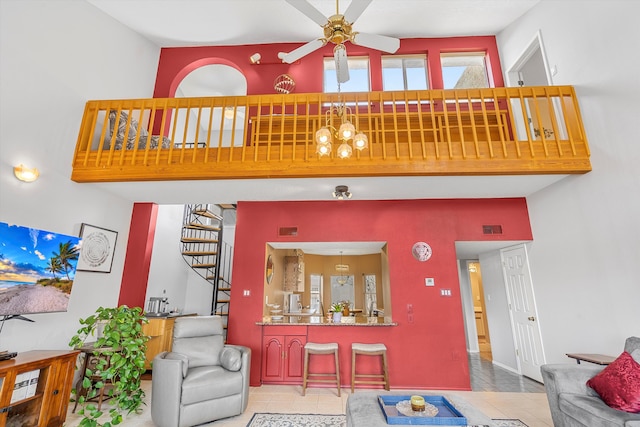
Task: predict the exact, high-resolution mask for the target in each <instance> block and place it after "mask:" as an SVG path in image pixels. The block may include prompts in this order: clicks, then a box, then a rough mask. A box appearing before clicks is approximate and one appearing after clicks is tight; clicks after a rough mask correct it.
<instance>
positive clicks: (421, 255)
mask: <svg viewBox="0 0 640 427" xmlns="http://www.w3.org/2000/svg"><path fill="white" fill-rule="evenodd" d="M411 253H412V254H413V257H414V258H415V259H417V260H418V261H422V262H424V261H427V260H428V259H429V258H431V254H433V251H432V250H431V246H429V245H428V244H426V243H425V242H416V243H414V244H413V247H412V248H411Z"/></svg>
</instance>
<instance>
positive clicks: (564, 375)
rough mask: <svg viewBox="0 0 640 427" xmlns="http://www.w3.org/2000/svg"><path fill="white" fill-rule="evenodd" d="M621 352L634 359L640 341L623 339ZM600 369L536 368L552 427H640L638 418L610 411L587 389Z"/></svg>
mask: <svg viewBox="0 0 640 427" xmlns="http://www.w3.org/2000/svg"><path fill="white" fill-rule="evenodd" d="M624 349H625V351H627V352H629V353H630V354H631V353H633V354H634V355H635V354H636V353H634V352H635V351H636V350H639V349H640V338H638V337H629V338H627V340H626V342H625V346H624ZM603 369H604V366H599V365H591V364H580V365H578V364H573V363H572V364H551V365H542V366H541V367H540V371H541V372H542V378H543V379H544V387H545V389H546V392H547V399H548V400H549V408H550V409H551V417H552V418H553V425H554V426H555V427H579V426H584V427H613V426H619V427H640V414H632V413H629V412H624V411H619V410H617V409H613V408H610V407H609V406H607V405H606V404H605V403H604V402H603V401H602V399H600V396H598V394H597V393H596V392H595V391H593V390H592V389H591V388H590V387H589V386H587V381H588V380H589V379H591V378H592V377H594V376H595V375H596V374H598V373H599V372H600V371H602V370H603Z"/></svg>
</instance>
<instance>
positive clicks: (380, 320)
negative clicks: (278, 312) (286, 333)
mask: <svg viewBox="0 0 640 427" xmlns="http://www.w3.org/2000/svg"><path fill="white" fill-rule="evenodd" d="M256 325H262V326H265V325H270V326H291V325H302V326H336V327H340V326H398V323H397V322H393V321H391V319H387V318H384V317H363V316H355V317H352V316H349V317H343V318H342V321H340V323H334V322H332V321H331V320H330V319H327V317H321V316H295V315H292V316H279V318H277V319H272V318H271V316H265V317H264V318H263V319H262V322H256Z"/></svg>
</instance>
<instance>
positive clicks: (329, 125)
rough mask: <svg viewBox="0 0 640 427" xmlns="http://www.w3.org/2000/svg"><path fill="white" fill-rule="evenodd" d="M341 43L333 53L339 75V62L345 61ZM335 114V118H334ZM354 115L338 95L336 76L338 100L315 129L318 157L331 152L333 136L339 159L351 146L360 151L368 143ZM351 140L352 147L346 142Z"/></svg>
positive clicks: (346, 155) (345, 154) (344, 156)
mask: <svg viewBox="0 0 640 427" xmlns="http://www.w3.org/2000/svg"><path fill="white" fill-rule="evenodd" d="M344 49H345V47H344V45H343V44H338V45H336V47H335V49H334V50H333V51H334V55H335V57H336V76H339V75H340V64H341V63H344V62H346V61H345V59H346V53H345V50H344ZM334 116H335V119H334ZM354 121H355V120H354V115H353V112H352V111H351V108H349V107H347V106H346V104H345V103H344V102H343V101H342V100H341V97H340V78H338V102H337V103H336V104H331V107H329V109H327V111H326V112H325V125H324V126H322V127H321V128H320V129H318V130H317V131H316V153H318V155H319V156H320V157H322V156H328V155H329V154H330V153H331V144H332V143H333V140H334V138H335V139H336V143H338V142H341V144H340V145H339V146H338V152H337V155H338V157H340V158H341V159H348V158H349V157H351V154H352V153H353V148H355V149H356V150H358V151H362V150H364V149H365V148H367V146H368V145H369V139H368V138H367V135H365V134H364V133H362V132H359V131H358V130H356V127H355V126H354V125H353V123H354ZM350 140H353V142H352V144H353V148H351V145H349V144H348V142H349V141H350Z"/></svg>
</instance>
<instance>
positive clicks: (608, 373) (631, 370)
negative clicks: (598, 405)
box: [587, 350, 640, 414]
mask: <svg viewBox="0 0 640 427" xmlns="http://www.w3.org/2000/svg"><path fill="white" fill-rule="evenodd" d="M636 351H637V350H636ZM634 353H635V352H634ZM587 385H588V386H589V387H591V388H592V389H594V390H595V391H596V392H597V393H598V395H600V397H601V398H602V400H603V401H604V402H605V403H606V404H607V405H609V406H610V407H612V408H614V409H619V410H621V411H625V412H631V413H634V414H635V413H640V363H638V362H636V361H635V360H633V357H631V355H630V354H629V353H628V352H626V351H624V352H623V353H622V354H621V355H620V356H619V357H618V358H617V359H616V360H614V361H613V362H612V363H611V364H610V365H609V366H607V367H606V368H604V369H603V370H602V372H600V373H599V374H598V375H596V376H595V377H593V378H591V379H590V380H589V381H587Z"/></svg>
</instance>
